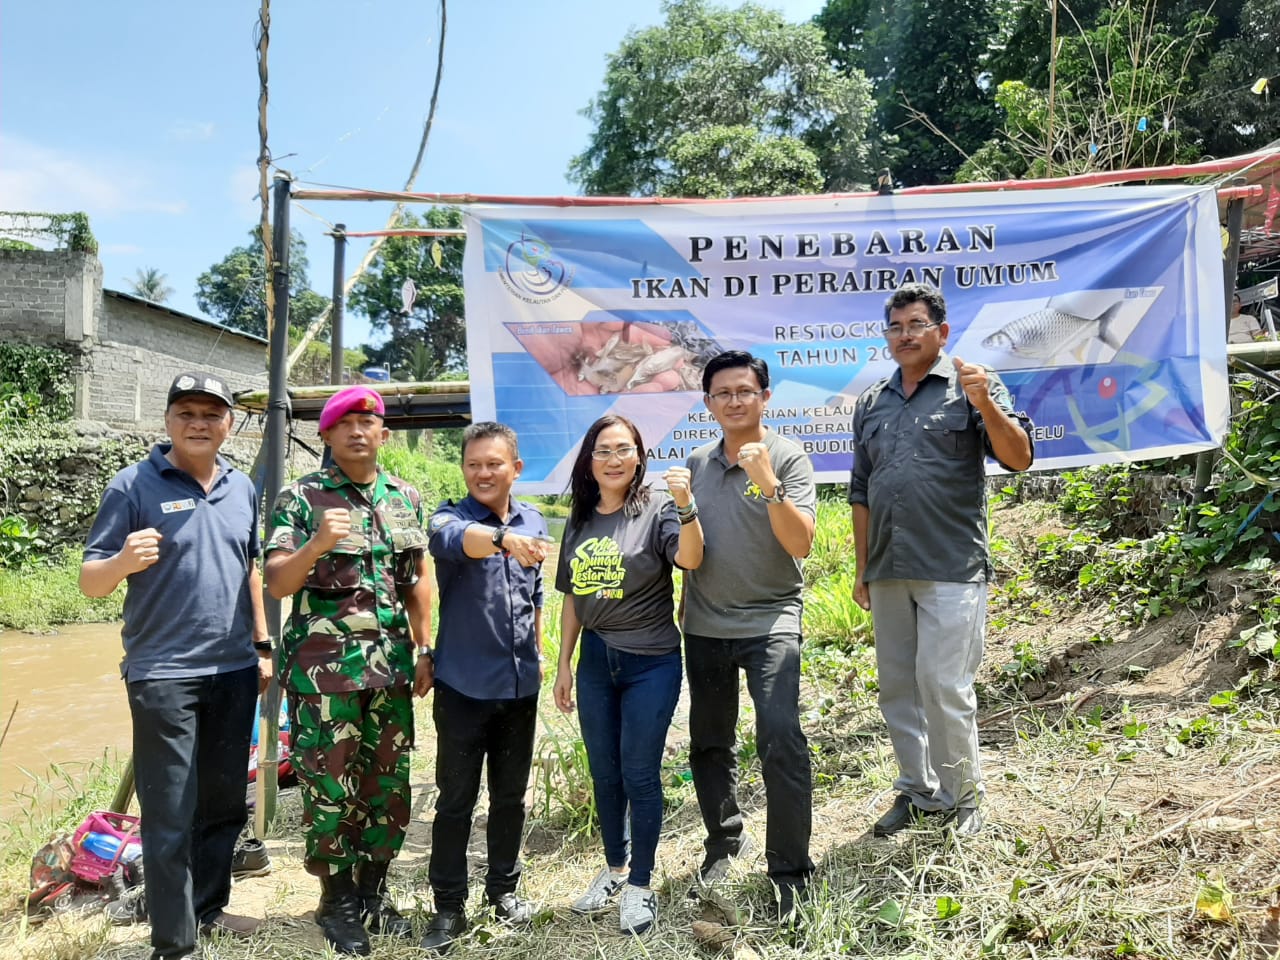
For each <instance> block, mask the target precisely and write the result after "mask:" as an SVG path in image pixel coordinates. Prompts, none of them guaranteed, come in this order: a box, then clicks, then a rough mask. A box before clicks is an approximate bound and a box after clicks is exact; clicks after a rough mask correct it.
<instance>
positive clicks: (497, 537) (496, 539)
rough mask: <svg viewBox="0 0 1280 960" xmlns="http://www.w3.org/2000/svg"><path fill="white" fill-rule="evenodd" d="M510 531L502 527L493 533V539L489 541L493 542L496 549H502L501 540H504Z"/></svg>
mask: <svg viewBox="0 0 1280 960" xmlns="http://www.w3.org/2000/svg"><path fill="white" fill-rule="evenodd" d="M510 530H511V528H510V527H506V526H502V527H499V528H498V529H497V530H495V531H493V537H492V538H491V539H492V540H493V545H494V546H495V547H497V548H498V549H499V550H501V549H502V541H503V539H505V538H506V536H507V533H508V532H509V531H510Z"/></svg>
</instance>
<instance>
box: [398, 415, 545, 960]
mask: <svg viewBox="0 0 1280 960" xmlns="http://www.w3.org/2000/svg"><path fill="white" fill-rule="evenodd" d="M523 467H524V462H523V461H522V460H521V459H520V451H519V447H518V445H517V443H516V434H515V431H513V430H512V429H511V428H510V427H506V426H503V425H502V424H500V423H492V422H486V423H475V424H472V425H471V426H470V427H468V428H467V430H466V432H465V433H464V434H463V437H462V474H463V477H464V478H465V479H466V482H467V491H468V493H467V496H466V497H464V498H463V499H462V500H461V501H459V502H458V503H456V504H455V503H453V502H452V501H448V502H446V503H443V504H441V505H440V506H439V508H437V509H436V511H435V513H433V514H432V515H431V519H430V521H429V522H428V524H427V527H428V532H429V534H430V540H429V543H428V549H429V550H430V552H431V556H432V557H433V558H434V560H435V567H436V583H437V585H438V586H439V596H440V617H439V623H440V626H439V632H438V633H437V635H436V648H435V653H434V675H433V682H434V689H435V698H434V705H433V711H432V713H433V718H434V719H435V725H436V787H437V789H438V790H439V795H438V796H437V798H436V818H435V822H434V824H433V825H432V831H431V866H430V870H429V876H430V880H431V890H432V893H433V894H434V896H435V903H436V915H435V917H434V918H432V920H431V925H430V927H429V928H428V930H427V934H426V936H425V937H424V938H423V940H422V946H423V948H425V949H427V950H431V951H434V952H436V953H444V952H446V951H447V950H448V949H449V948H450V947H451V946H452V945H453V942H454V940H456V939H457V938H458V937H459V936H461V935H462V933H463V932H464V931H465V930H466V927H467V918H466V902H467V841H468V840H469V839H470V837H471V817H472V814H473V812H474V811H475V805H476V799H477V797H478V796H479V793H480V769H481V766H482V765H483V764H484V761H485V758H486V757H488V766H489V826H488V836H487V839H488V847H489V868H488V872H487V873H486V875H485V883H484V887H485V895H486V897H487V898H488V901H489V903H490V904H491V905H492V907H493V910H494V912H495V913H496V914H497V916H498V917H499V919H502V920H506V921H508V922H511V923H528V922H529V921H530V920H532V919H533V917H534V914H535V912H536V910H535V908H534V906H533V905H532V904H530V903H529V902H528V901H525V900H522V899H521V898H520V897H518V896H517V895H516V886H517V885H518V884H519V882H520V842H521V838H522V836H523V834H524V819H525V807H524V795H525V790H526V788H527V787H528V784H529V768H530V766H531V765H532V763H533V735H534V729H535V725H536V723H537V718H538V689H539V687H540V686H541V682H542V568H541V564H542V561H543V560H544V559H546V555H547V543H548V541H549V539H550V538H549V537H548V536H547V526H546V523H545V521H544V520H543V519H542V514H541V513H539V512H538V511H537V510H536V509H534V508H533V507H530V506H528V505H527V504H523V503H519V502H518V501H516V500H514V499H513V498H512V496H511V486H512V484H514V483H515V481H516V478H517V477H519V476H520V471H521V469H522V468H523Z"/></svg>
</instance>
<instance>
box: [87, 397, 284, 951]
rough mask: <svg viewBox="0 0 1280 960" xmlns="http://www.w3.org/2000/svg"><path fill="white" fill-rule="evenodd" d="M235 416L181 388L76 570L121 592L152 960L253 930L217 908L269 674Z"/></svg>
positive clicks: (255, 534) (254, 515)
mask: <svg viewBox="0 0 1280 960" xmlns="http://www.w3.org/2000/svg"><path fill="white" fill-rule="evenodd" d="M231 404H232V397H231V390H230V389H229V388H228V387H227V385H226V383H224V382H223V381H222V380H221V379H219V378H218V377H215V376H212V375H209V374H205V373H196V372H193V373H184V374H181V375H179V376H178V377H177V378H176V379H175V380H174V381H173V385H172V386H170V388H169V399H168V404H167V406H166V408H165V414H164V422H165V429H166V430H167V431H168V433H169V437H170V442H169V443H158V444H156V445H155V447H153V448H152V450H151V455H150V456H149V457H147V459H145V460H143V461H142V462H141V463H135V464H134V465H132V466H130V467H126V468H125V469H123V470H121V471H120V472H119V473H118V474H116V476H115V477H114V478H113V479H112V480H111V482H110V483H109V484H108V485H107V489H106V491H105V492H104V493H103V494H102V503H101V505H100V507H99V509H98V515H97V517H96V518H95V519H94V521H93V528H92V529H91V530H90V531H89V539H88V542H87V543H86V544H85V549H84V563H83V564H82V565H81V567H80V589H81V590H82V591H84V592H85V593H86V594H88V595H89V596H91V597H105V596H106V595H107V594H109V593H111V592H112V591H113V590H115V588H116V587H117V586H118V585H119V584H120V583H121V581H125V580H127V581H128V591H127V592H126V593H125V599H124V629H123V631H122V636H123V639H124V662H123V663H122V664H121V672H122V674H123V675H124V679H125V682H126V686H127V688H128V696H129V711H130V713H131V714H132V716H133V762H134V774H135V778H136V784H137V790H138V804H139V806H140V807H141V808H142V859H143V867H144V872H145V875H146V899H147V914H148V915H149V917H150V919H151V946H152V954H151V956H152V958H153V960H160V958H170V957H190V956H193V955H194V954H195V951H196V935H197V932H198V933H199V934H200V935H210V934H229V935H232V936H248V935H249V934H251V933H252V932H253V931H254V930H255V929H256V927H257V926H258V921H256V920H252V919H250V918H248V917H238V916H235V915H233V914H229V913H226V912H225V911H224V909H223V908H224V907H226V905H227V902H228V898H229V897H230V894H231V857H232V851H233V850H234V848H235V845H236V837H237V836H238V835H239V834H240V830H241V828H243V827H244V824H245V819H246V811H245V761H246V758H247V757H248V756H249V737H250V734H251V732H252V728H253V710H254V700H255V698H256V697H257V693H258V686H259V681H260V679H265V678H267V677H269V676H270V670H271V659H270V649H271V648H270V643H269V642H268V640H267V622H266V617H265V615H264V613H263V606H262V580H261V577H260V576H259V574H258V568H257V566H256V564H255V560H256V558H257V556H258V553H259V551H260V547H259V543H260V541H259V530H258V497H257V494H256V493H255V492H254V489H253V484H252V483H251V482H250V481H249V478H248V477H246V476H245V475H244V474H243V473H241V472H240V471H238V470H236V469H234V468H233V467H232V466H231V465H230V464H229V463H227V461H226V460H224V459H223V458H222V457H220V456H219V455H218V450H219V448H220V447H221V446H222V443H223V441H224V440H226V439H227V435H228V434H229V433H230V432H231V423H232V414H231ZM263 648H265V650H264V649H263Z"/></svg>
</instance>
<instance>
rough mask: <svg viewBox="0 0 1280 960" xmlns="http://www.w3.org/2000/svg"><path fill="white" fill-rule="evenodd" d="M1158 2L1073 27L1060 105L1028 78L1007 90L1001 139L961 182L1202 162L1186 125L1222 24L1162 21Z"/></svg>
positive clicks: (1123, 6)
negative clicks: (1202, 62) (1201, 67)
mask: <svg viewBox="0 0 1280 960" xmlns="http://www.w3.org/2000/svg"><path fill="white" fill-rule="evenodd" d="M1154 11H1155V7H1154V5H1153V4H1152V3H1151V2H1150V0H1117V2H1115V3H1114V4H1113V5H1111V6H1109V7H1107V8H1105V9H1103V10H1102V11H1101V12H1100V13H1099V15H1098V22H1097V24H1096V25H1094V26H1092V27H1089V28H1080V27H1077V28H1075V29H1074V30H1073V31H1072V30H1067V31H1064V35H1063V36H1062V37H1061V39H1060V41H1059V49H1060V52H1059V55H1058V57H1057V62H1056V84H1055V88H1054V102H1053V109H1052V110H1050V105H1049V96H1048V91H1046V90H1044V89H1038V88H1035V87H1033V86H1031V85H1029V84H1027V83H1024V82H1023V81H1021V80H1005V81H1003V82H1001V83H1000V84H999V87H998V89H997V94H996V99H997V101H998V102H999V104H1000V107H1001V108H1002V110H1003V112H1004V130H1003V135H1002V136H1001V137H997V138H995V139H993V140H991V141H990V142H989V143H988V144H987V145H986V146H985V147H983V148H982V149H980V150H978V151H975V152H974V154H973V156H972V157H971V158H970V160H969V161H967V162H966V163H965V165H964V166H963V167H962V168H961V170H960V171H959V172H958V173H957V177H956V179H957V180H961V181H968V180H990V179H998V178H1001V177H1003V176H1006V175H1010V174H1012V175H1014V176H1021V175H1023V174H1029V175H1031V176H1044V175H1046V173H1051V174H1054V175H1059V174H1070V173H1081V172H1085V171H1088V170H1123V169H1127V168H1131V167H1140V166H1153V165H1158V164H1165V163H1174V162H1180V161H1186V160H1193V159H1195V158H1196V157H1197V156H1198V154H1199V148H1198V145H1197V144H1195V143H1194V142H1193V141H1192V140H1191V139H1190V138H1189V137H1188V136H1187V132H1186V131H1184V130H1183V128H1182V125H1181V124H1180V123H1179V121H1178V116H1179V110H1180V108H1181V107H1182V105H1183V103H1184V102H1185V101H1186V98H1187V97H1188V96H1189V95H1192V93H1193V88H1192V79H1191V74H1190V67H1191V65H1192V64H1193V63H1194V62H1195V61H1196V59H1197V58H1198V57H1199V56H1200V55H1201V53H1202V52H1203V50H1204V47H1205V45H1206V43H1208V42H1209V40H1210V38H1211V37H1212V36H1213V31H1214V27H1215V21H1214V20H1213V18H1212V17H1211V16H1209V15H1208V14H1205V13H1193V12H1184V13H1183V14H1182V16H1183V19H1182V21H1181V22H1180V23H1178V24H1177V25H1176V26H1175V25H1172V24H1167V23H1164V22H1162V21H1159V20H1157V19H1155V14H1154Z"/></svg>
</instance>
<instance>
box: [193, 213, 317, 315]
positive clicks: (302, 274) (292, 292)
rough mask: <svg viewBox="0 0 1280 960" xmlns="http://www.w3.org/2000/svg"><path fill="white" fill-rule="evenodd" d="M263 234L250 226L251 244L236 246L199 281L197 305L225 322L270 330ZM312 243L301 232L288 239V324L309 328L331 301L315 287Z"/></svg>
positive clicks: (202, 275)
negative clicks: (309, 245) (311, 270)
mask: <svg viewBox="0 0 1280 960" xmlns="http://www.w3.org/2000/svg"><path fill="white" fill-rule="evenodd" d="M264 264H265V256H264V254H263V246H262V235H261V234H260V233H259V232H258V230H257V228H254V229H252V230H250V231H249V244H248V246H244V247H236V248H235V249H233V250H232V251H231V252H230V253H228V254H227V255H226V256H225V257H223V258H222V259H221V260H219V261H218V262H217V263H215V264H214V265H213V266H211V267H210V268H209V269H208V270H206V271H205V272H204V273H202V274H200V276H199V277H198V278H197V280H196V306H198V307H199V308H200V309H201V310H203V311H204V312H205V313H207V314H208V315H209V316H210V317H212V318H213V319H215V320H217V321H219V322H220V323H224V324H226V325H227V326H228V327H233V328H234V329H236V330H243V331H244V332H245V333H252V334H254V335H255V336H259V337H265V336H266V335H267V293H266V291H267V287H266V279H265V273H264V270H265V266H264ZM308 266H309V264H308V261H307V242H306V240H304V239H303V238H302V235H301V234H300V233H297V232H294V233H293V234H292V236H291V237H290V238H289V326H290V327H299V328H303V327H306V325H307V324H308V323H310V322H311V321H312V320H314V319H315V318H316V317H317V316H319V315H320V313H321V312H322V311H324V309H325V308H326V307H327V306H328V304H329V301H328V299H327V298H325V297H322V296H321V295H320V294H318V293H316V292H315V291H314V290H312V289H311V282H310V280H309V279H308V277H307V267H308Z"/></svg>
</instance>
